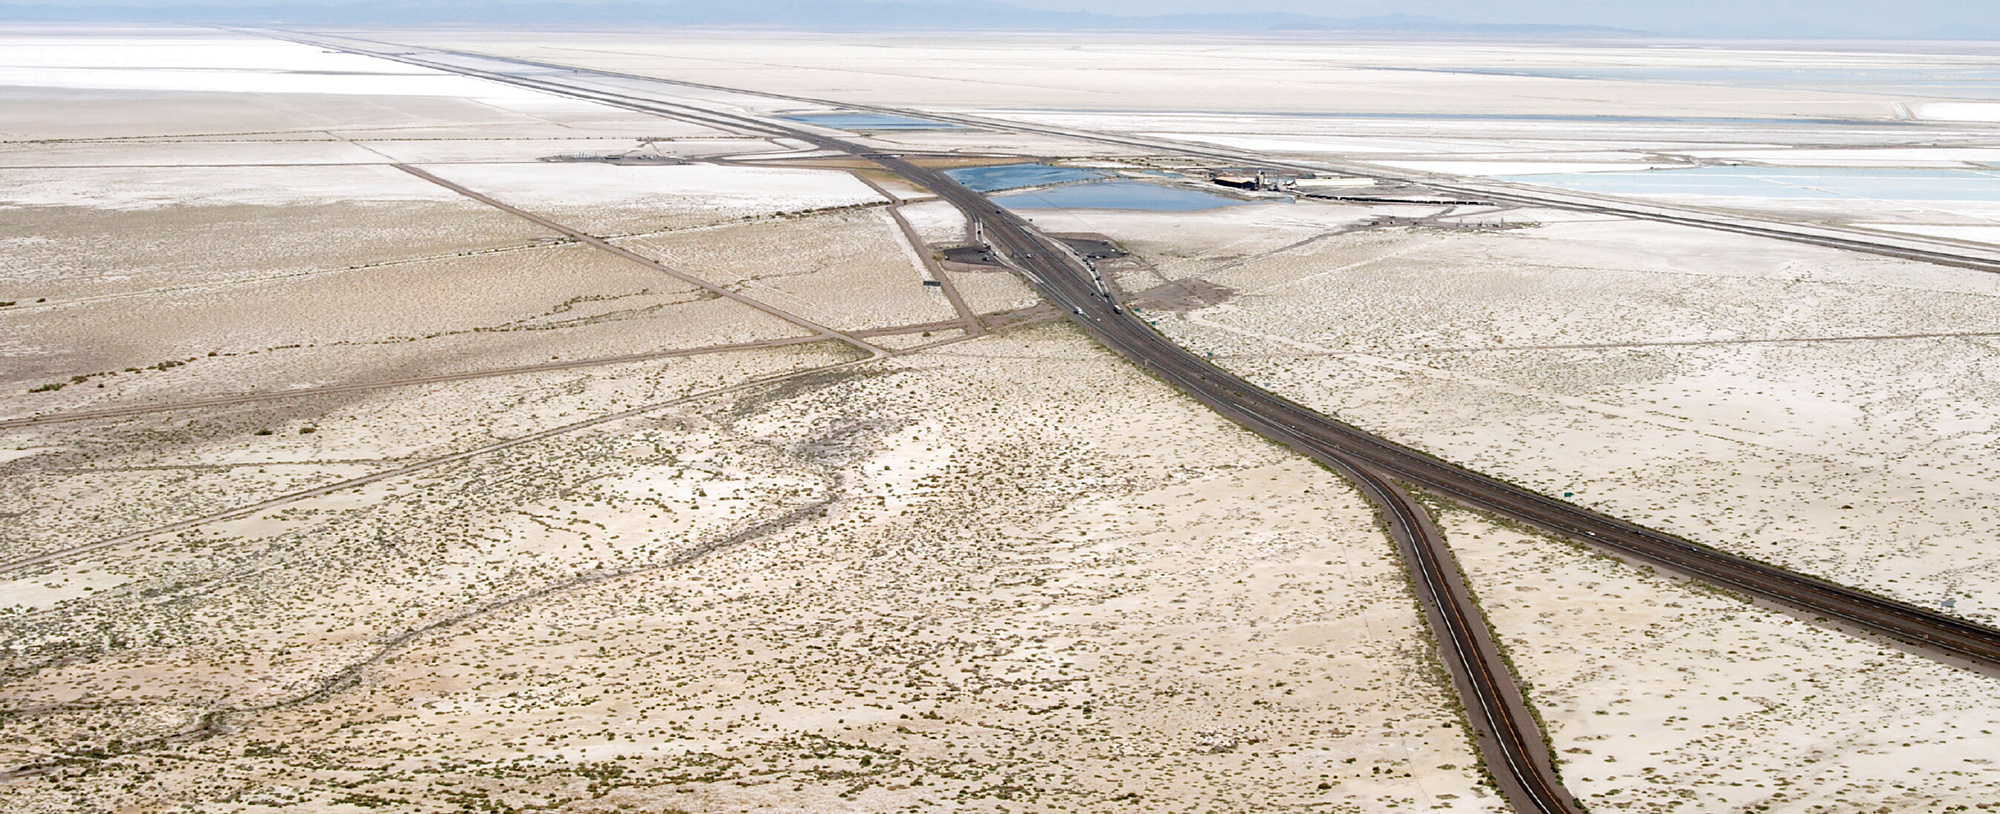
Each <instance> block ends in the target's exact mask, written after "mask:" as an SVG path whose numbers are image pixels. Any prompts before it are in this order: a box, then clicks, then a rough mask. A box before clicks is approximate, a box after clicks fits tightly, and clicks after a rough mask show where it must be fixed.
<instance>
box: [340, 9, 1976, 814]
mask: <svg viewBox="0 0 2000 814" xmlns="http://www.w3.org/2000/svg"><path fill="white" fill-rule="evenodd" d="M307 42H308V43H309V44H313V45H317V46H321V47H331V48H338V49H341V50H348V51H352V52H355V53H362V54H367V55H370V56H379V57H383V58H388V59H395V60H398V61H403V62H407V63H410V64H416V65H421V66H424V67H430V68H435V69H439V70H445V71H450V72H454V73H461V74H467V75H472V76H480V77H483V78H487V79H492V80H495V81H500V82H506V83H509V84H515V85H521V86H525V87H530V88H536V89H540V90H545V91H548V92H551V93H556V94H560V95H565V96H571V97H574V98H581V99H589V100H592V101H599V102H603V103H605V104H611V105H615V106H619V107H623V108H626V109H630V110H637V111H644V112H650V113H657V114H660V115H665V116H670V117H674V118H680V119H684V120H689V121H697V122H701V123H706V124H711V125H714V126H718V127H727V128H730V129H734V130H738V131H749V132H754V133H764V134H769V135H774V136H779V137H784V138H790V139H794V140H798V141H803V142H806V143H808V144H811V145H813V146H815V147H819V148H821V149H825V150H831V151H838V152H843V153H850V154H854V155H858V156H862V157H865V158H868V159H871V160H873V161H875V162H876V163H878V164H880V165H881V166H883V167H884V168H886V169H888V170H890V171H892V172H895V173H897V174H899V175H901V176H903V177H904V178H906V179H908V180H909V181H911V182H914V183H916V184H918V185H920V186H923V187H926V188H929V189H930V190H932V191H933V192H936V193H937V194H938V195H939V196H941V197H942V198H944V199H945V200H947V201H950V202H951V203H952V204H954V205H955V206H957V207H958V208H959V209H961V210H963V211H964V212H965V213H966V214H967V216H968V217H969V218H971V219H972V220H973V221H974V222H975V223H977V224H979V225H980V226H981V227H982V228H983V232H984V234H985V236H986V238H987V240H988V242H989V243H990V244H991V245H992V246H993V248H994V249H996V250H997V253H998V254H999V255H1000V256H1001V257H1002V258H1003V259H1004V260H1005V261H1006V262H1008V263H1009V264H1011V265H1013V266H1014V267H1015V268H1016V269H1017V270H1019V271H1020V272H1021V273H1022V274H1023V275H1024V276H1025V277H1026V278H1027V279H1028V280H1029V282H1031V283H1032V284H1034V285H1035V287H1036V288H1037V289H1038V290H1039V291H1040V292H1041V293H1042V294H1043V296H1044V297H1046V298H1047V299H1049V300H1050V301H1052V302H1054V303H1055V304H1056V305H1057V306H1058V307H1060V308H1062V309H1064V310H1065V311H1067V312H1068V313H1069V314H1070V315H1071V317H1072V319H1073V320H1074V321H1075V322H1076V323H1077V324H1078V325H1079V326H1081V327H1082V328H1083V329H1084V330H1085V331H1087V332H1088V333H1090V334H1091V335H1092V336H1093V337H1094V338H1096V339H1097V340H1098V341H1099V342H1101V343H1103V344H1104V345H1105V346H1106V347H1108V348H1110V349H1111V350H1113V351H1115V352H1117V353H1119V354H1120V355H1122V356H1124V357H1125V358H1127V359H1129V360H1131V361H1132V362H1134V363H1135V364H1138V365H1139V366H1141V367H1142V368H1144V369H1146V370H1147V371H1149V372H1151V373H1152V374H1153V375H1155V376H1157V377H1159V378H1160V379H1161V380H1162V381H1165V382H1167V383H1169V384H1171V385H1173V386H1175V387H1176V388H1178V389H1180V390H1181V391H1183V392H1185V393H1187V394H1188V395H1189V396H1191V397H1193V398H1195V399H1197V400H1199V401H1201V402H1202V403H1203V404H1206V405H1208V406H1209V407H1210V408H1212V409H1214V410H1216V411H1217V412H1219V413H1221V414H1222V415H1224V416H1227V417H1229V418H1230V419H1232V420H1234V421H1236V422H1238V423H1240V424H1242V425H1243V426H1244V427H1246V428H1248V429H1250V430H1252V431H1254V432H1257V433H1258V434H1260V435H1263V436H1265V437H1267V438H1270V439H1271V440H1273V441H1276V442H1278V443H1281V444H1284V445H1286V446H1287V447H1290V448H1292V449H1294V450H1297V451H1298V452H1299V453H1301V454H1304V455H1307V456H1309V457H1311V458H1312V459H1314V460H1315V461H1318V462H1320V463H1322V464H1324V465H1326V466H1328V467H1331V468H1333V469H1334V470H1336V471H1338V472H1340V473H1342V474H1343V475H1345V476H1346V477H1348V478H1350V479H1351V480H1352V481H1353V482H1354V483H1355V484H1356V485H1357V486H1358V487H1359V488H1360V489H1361V490H1362V492H1363V493H1364V494H1365V495H1366V496H1367V497H1368V498H1369V499H1370V500H1371V501H1373V502H1374V503H1375V504H1376V505H1377V507H1378V508H1379V509H1380V510H1381V512H1382V514H1383V518H1384V521H1385V523H1386V524H1387V525H1388V527H1389V530H1390V533H1391V535H1392V536H1393V537H1394V538H1395V539H1396V542H1397V544H1398V545H1399V546H1400V547H1401V548H1402V549H1403V553H1404V557H1405V564H1406V566H1407V567H1408V569H1409V571H1410V574H1411V580H1412V583H1413V584H1414V586H1415V588H1416V590H1417V593H1418V597H1419V599H1420V601H1421V602H1422V603H1423V605H1424V610H1425V613H1426V616H1427V617H1428V619H1429V620H1430V623H1431V627H1432V629H1433V632H1434V633H1435V634H1436V636H1437V639H1438V642H1439V647H1440V652H1441V655H1442V656H1443V660H1444V663H1445V666H1446V668H1447V669H1448V670H1449V671H1450V672H1451V673H1452V676H1453V681H1454V683H1455V684H1456V685H1457V687H1458V690H1459V693H1460V697H1461V699H1462V700H1463V701H1464V703H1465V706H1466V711H1467V715H1466V717H1467V720H1468V722H1469V723H1471V725H1472V726H1473V728H1474V730H1475V732H1476V733H1477V735H1478V738H1479V742H1480V746H1481V754H1482V757H1483V758H1484V759H1485V761H1486V766H1487V768H1488V769H1489V770H1490V771H1491V773H1492V775H1493V777H1494V778H1495V780H1496V781H1497V782H1498V783H1499V784H1500V787H1501V790H1502V792H1503V793H1505V794H1507V796H1508V799H1509V801H1510V802H1511V803H1512V804H1513V805H1514V807H1515V808H1516V809H1517V810H1519V811H1523V812H1542V813H1543V814H1550V813H1551V812H1571V811H1577V810H1578V809H1577V808H1576V806H1575V804H1574V802H1573V800H1571V799H1570V798H1569V796H1568V794H1567V793H1566V792H1564V791H1563V790H1562V788H1561V786H1560V784H1559V782H1558V781H1557V780H1556V778H1555V775H1554V772H1553V771H1552V770H1551V769H1550V767H1549V765H1548V760H1549V758H1548V749H1547V747H1546V745H1545V742H1544V740H1543V738H1542V735H1541V733H1540V731H1539V730H1538V728H1537V727H1536V726H1535V724H1534V721H1533V719H1532V717H1531V716H1529V715H1528V714H1527V713H1526V708H1525V705H1524V704H1522V703H1521V701H1520V692H1519V689H1518V686H1517V685H1516V683H1515V682H1514V681H1513V680H1512V678H1511V676H1510V675H1509V674H1508V672H1507V670H1506V668H1505V665H1504V662H1502V661H1501V660H1500V658H1499V656H1498V651H1497V647H1495V645H1494V643H1493V642H1492V640H1491V638H1490V633H1489V632H1488V630H1487V627H1486V624H1485V621H1484V619H1483V617H1482V616H1481V615H1480V612H1479V609H1478V608H1477V607H1476V605H1475V604H1474V603H1473V602H1472V601H1471V598H1470V596H1469V594H1468V592H1467V591H1466V590H1465V586H1464V585H1463V584H1462V582H1461V580H1460V578H1459V575H1458V570H1457V567H1456V565H1455V564H1454V563H1453V561H1452V559H1451V554H1450V552H1449V550H1448V549H1447V548H1446V546H1445V544H1444V541H1443V539H1442V537H1441V536H1440V535H1439V534H1438V533H1437V532H1436V530H1435V528H1433V527H1432V525H1431V522H1430V520H1429V518H1428V516H1427V515H1426V514H1425V512H1424V511H1423V510H1422V508H1421V507H1419V506H1417V505H1416V504H1415V503H1414V502H1413V501H1412V500H1411V499H1410V497H1409V495H1408V494H1407V493H1406V492H1405V491H1404V490H1403V488H1402V487H1401V486H1400V485H1399V482H1400V483H1408V484H1411V485H1414V486H1416V487H1420V488H1423V489H1426V490H1429V491H1431V492H1434V493H1436V494H1439V495H1441V496H1445V497H1448V498H1450V499H1452V500H1455V501H1457V502H1459V503H1461V504H1463V505H1465V506H1467V507H1469V508H1472V509H1474V510H1478V511H1484V512H1488V513H1491V514H1494V515H1497V516H1500V517H1503V518H1508V519H1512V520H1516V521H1519V522H1523V523H1526V524H1529V525H1532V526H1535V527H1537V528H1540V529H1542V530H1544V531H1547V532H1550V533H1552V534H1555V535H1558V536H1562V537H1566V538H1570V539H1574V540H1578V541H1581V542H1584V543H1587V544H1590V545H1593V546H1595V547H1597V548H1600V549H1603V550H1607V551H1609V552H1612V553H1614V554H1618V555H1620V556H1623V557H1626V558H1628V559H1635V560H1639V561H1642V562H1647V563H1652V564H1655V565H1659V566H1662V567H1665V568H1668V569H1670V570H1672V571H1675V572H1677V573H1680V574H1684V575H1687V576H1691V577H1694V578H1697V579H1699V580H1702V581H1705V582H1709V583H1711V584H1714V585H1718V586H1721V587H1725V588H1729V589H1732V590H1735V591H1738V592H1741V593H1743V594H1746V595H1748V596H1752V597H1756V598H1760V599H1763V600H1767V601H1772V602H1776V603H1778V604H1781V605H1784V606H1788V607H1791V608H1794V609H1797V610H1800V611H1803V612H1805V613H1806V614H1807V615H1809V616H1817V617H1824V618H1827V619H1831V620H1838V621H1839V622H1842V623H1845V624H1847V625H1849V626H1851V627H1853V628H1857V629H1860V630H1864V631H1868V632H1871V633H1875V634H1879V635H1883V636H1887V637H1889V638H1892V639H1895V640H1898V641H1901V642H1905V643H1908V644H1910V645H1914V646H1916V647H1917V648H1919V649H1920V650H1921V651H1923V652H1927V653H1932V654H1945V655H1949V656H1955V657H1959V658H1962V659H1964V660H1966V661H1970V662H1974V663H1977V664H1981V665H1986V666H1989V667H2000V631H1996V630H1994V629H1992V628H1988V627H1984V626H1981V625H1976V624H1973V623H1971V622H1968V621H1965V620H1962V619H1958V618H1956V617H1951V616H1947V615H1944V614H1940V613H1936V612H1933V611H1930V610H1927V609H1924V608H1919V607H1916V606H1913V605H1909V604H1906V603H1901V602H1896V601H1893V600H1889V599H1885V598H1882V597H1877V596H1874V595H1872V594H1868V593H1866V592H1863V591H1859V590H1856V589H1853V588H1848V587H1846V586H1842V585H1837V584H1834V583H1831V582H1827V581H1825V580H1819V579H1816V578H1812V577H1807V576H1803V575H1800V574H1796V573H1792V572H1790V571H1786V570H1784V569H1781V568H1777V567H1775V566H1772V565H1769V564H1766V563H1761V562H1757V561H1754V560H1750V559H1747V558H1744V557H1739V556H1736V555H1732V554H1728V553H1725V552H1722V551H1719V550H1716V549H1713V548H1709V547H1706V546H1702V545H1699V544H1696V543H1693V542H1690V541H1687V540H1683V539H1680V538H1678V537H1674V536H1672V535H1667V534H1664V533H1661V532H1657V531H1654V530H1651V529H1646V528H1642V527H1639V526H1637V525H1634V524H1631V523H1627V522H1625V521H1622V520H1618V519H1616V518H1612V517H1609V516H1606V515H1603V514H1600V513H1597V512H1593V511H1590V510H1588V509H1584V508H1582V507H1578V506H1574V505H1571V504H1569V503H1565V502H1562V501H1559V500H1555V499H1553V498H1550V497H1547V496H1545V495H1541V494H1537V493H1535V492H1533V491H1531V490H1528V489H1525V488H1522V487H1519V486H1515V485H1513V484H1510V483H1506V482H1504V481H1500V480H1498V479H1495V478H1491V477H1488V476H1485V475H1482V474H1479V473H1477V472H1473V471H1470V470H1467V469H1465V468H1463V467H1459V466H1456V465H1453V464H1450V463H1447V462H1445V461H1441V460H1439V459H1437V458H1435V457H1433V456H1430V455H1428V454H1426V453H1423V452H1421V451H1418V450H1415V449H1411V448H1409V447H1406V446H1403V445H1401V444H1397V443H1395V442H1393V441H1390V440H1388V439H1384V438H1380V437H1377V436H1375V435H1372V434H1370V433H1367V432H1365V431H1363V430H1361V429H1359V428H1357V427H1354V426H1352V425H1350V424H1347V423H1345V422H1342V421H1339V420H1337V419H1334V418H1331V417H1329V416H1325V415H1322V414H1319V413H1317V412H1314V411H1312V410H1310V409H1307V408H1305V407H1304V406H1301V405H1299V404H1297V403H1295V402H1293V401H1291V400H1289V399H1286V398H1284V397H1282V396H1278V395H1276V394H1274V393H1271V392H1269V391H1266V390H1264V389H1262V388H1260V387H1257V386H1256V385H1254V384H1251V383H1250V382H1247V381H1245V380H1243V379H1241V378H1238V377H1236V376H1235V375H1233V374H1230V373H1228V372H1226V371H1224V370H1221V369H1220V368H1217V367H1215V366H1214V365H1213V364H1211V363H1209V362H1208V361H1206V360H1203V359H1201V358H1199V357H1196V356H1195V355H1194V354H1192V353H1190V352H1189V351H1187V350H1186V349H1184V348H1181V347H1180V346H1178V345H1176V344H1175V343H1173V342H1172V341H1171V340H1169V339H1167V338H1166V337H1165V336H1163V335H1161V334H1159V333H1158V332H1157V331H1155V330H1154V329H1153V328H1152V327H1151V326H1150V325H1148V324H1147V323H1146V322H1145V321H1144V320H1143V319H1141V318H1140V317H1139V316H1137V315H1135V314H1133V313H1132V312H1131V310H1130V309H1127V308H1123V307H1120V306H1119V304H1118V303H1116V302H1115V301H1114V300H1113V299H1112V297H1111V295H1110V294H1109V292H1108V291H1107V289H1106V287H1105V286H1104V285H1103V284H1102V282H1101V281H1100V280H1098V279H1096V275H1095V273H1094V272H1093V271H1092V270H1091V269H1090V268H1089V265H1088V264H1087V263H1085V262H1084V261H1083V260H1082V259H1081V258H1078V257H1076V256H1075V255H1073V254H1072V253H1071V252H1070V251H1069V250H1068V248H1067V247H1065V246H1063V245H1062V244H1061V243H1059V242H1057V241H1055V240H1052V239H1050V238H1048V237H1046V236H1044V235H1042V234H1040V233H1039V232H1037V231H1036V230H1035V229H1034V228H1033V227H1032V226H1030V225H1029V224H1028V223H1027V222H1026V221H1024V220H1022V219H1021V218H1019V217H1017V216H1015V215H1013V214H1012V213H1010V212H1007V211H1005V210H1004V209H1002V208H1000V207H997V206H995V205H994V204H993V203H992V202H991V201H989V200H987V199H986V198H985V197H984V196H983V195H980V194H979V193H976V192H973V191H972V190H969V189H967V188H965V187H964V186H962V185H960V184H958V183H957V182H955V181H953V180H952V179H951V178H950V177H949V176H946V175H944V174H943V173H942V172H939V171H936V170H931V169H928V168H925V167H921V166H918V165H916V164H914V163H912V162H910V161H908V160H905V159H904V158H902V157H900V156H896V155H888V154H883V153H880V152H877V151H875V150H874V149H872V148H869V147H867V146H865V145H861V144H858V143H854V142H850V141H846V140H844V139H841V138H836V137H833V136H829V135H826V134H823V133H821V132H818V131H815V130H807V129H803V128H800V127H794V126H790V125H788V124H779V123H774V122H771V121H766V120H763V119H758V118H753V117H750V116H743V115H737V114H733V113H726V112H721V111H716V110H712V109H705V108H699V107H694V106H690V105H686V104H681V103H675V102H667V101H662V100H657V99H649V98H646V97H642V96H634V95H632V94H631V92H630V91H629V90H622V89H621V90H608V89H605V88H602V87H594V86H591V85H590V84H588V82H587V78H588V77H589V76H590V75H591V73H592V72H589V71H580V70H573V69H565V70H568V73H566V74H561V75H554V76H552V75H551V74H549V73H547V72H546V71H542V72H539V73H537V74H535V75H532V76H523V75H516V74H513V73H506V72H495V71H487V70H481V69H476V68H471V67H467V66H465V65H462V64H454V63H449V62H440V61H437V60H435V59H424V58H421V57H420V56H417V55H415V54H412V53H410V51H411V50H413V49H399V50H396V51H380V50H376V49H367V48H360V47H355V46H353V45H351V44H348V43H336V42H328V41H325V40H317V39H315V40H307ZM468 56H476V55H468ZM481 59H488V58H483V57H481ZM489 61H491V60H489ZM520 64H521V65H523V66H531V65H532V64H531V63H520ZM532 66H533V67H536V68H546V67H549V66H540V65H532ZM565 77H575V78H576V80H573V81H563V79H564V78H565ZM669 84H684V83H669ZM704 87H706V86H704ZM724 90H731V89H724ZM827 104H831V103H827ZM898 112H900V111H898ZM909 115H918V116H924V117H926V118H939V117H937V116H930V115H926V114H922V113H912V114H909ZM1182 152H1186V151H1182ZM1621 214H1622V213H1621ZM1689 225H1703V226H1707V227H1708V228H1720V227H1718V226H1716V225H1715V224H1699V223H1697V224H1689ZM1753 233H1755V232H1753ZM1761 236H1765V237H1774V238H1780V239H1787V240H1796V239H1800V236H1799V235H1796V234H1791V233H1769V234H1761ZM1846 240H1847V239H1846V238H1841V239H1840V241H1839V242H1838V243H1839V245H1837V247H1839V248H1850V247H1849V246H1847V245H1845V243H1844V242H1845V241H1846ZM1804 242H1819V241H1818V240H1806V241H1804ZM1822 245H1835V244H1824V243H1823V244H1822ZM1852 248H1857V249H1858V250H1863V251H1869V250H1875V249H1881V250H1880V251H1877V253H1894V252H1902V251H1903V250H1902V248H1901V247H1890V248H1885V247H1875V248H1874V249H1870V248H1868V247H1866V246H1855V247H1852ZM1897 256H1904V255H1903V254H1897ZM1919 259H1935V260H1937V261H1940V262H1949V263H1952V264H1953V265H1977V264H1979V263H1980V262H1982V261H1980V260H1979V259H1977V258H1968V257H1959V256H1942V257H1936V258H1930V257H1919Z"/></svg>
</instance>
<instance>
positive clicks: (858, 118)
mask: <svg viewBox="0 0 2000 814" xmlns="http://www.w3.org/2000/svg"><path fill="white" fill-rule="evenodd" d="M778 118H781V119H788V120H790V121H795V122H803V123H805V124H817V125H819V126H821V127H833V128H838V129H841V130H957V129H960V128H959V126H958V125H955V124H946V123H944V122H934V121H930V120H927V119H913V118H910V117H908V116H895V115H891V114H888V113H801V114H798V115H796V116H779V117H778Z"/></svg>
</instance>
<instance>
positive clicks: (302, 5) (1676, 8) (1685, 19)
mask: <svg viewBox="0 0 2000 814" xmlns="http://www.w3.org/2000/svg"><path fill="white" fill-rule="evenodd" d="M510 6H511V7H513V11H512V12H511V13H507V12H498V16H502V17H537V16H538V15H537V14H536V13H533V12H529V11H528V9H531V8H541V9H550V8H558V9H559V8H563V7H576V6H598V7H605V6H622V7H627V8H634V9H647V10H649V11H646V12H641V16H643V17H646V18H649V19H650V18H653V17H658V20H657V21H659V22H669V23H671V22H675V21H676V20H677V19H687V20H691V21H696V22H705V21H712V20H716V19H728V20H730V21H740V22H748V23H753V24H759V23H777V24H784V23H786V22H794V23H796V24H797V25H798V26H799V27H805V28H811V27H816V26H820V25H824V24H825V22H824V21H827V20H829V19H832V20H843V21H851V23H852V24H853V26H854V27H867V26H871V25H883V26H896V25H898V23H899V21H909V22H915V23H918V24H920V25H925V26H936V25H945V26H949V25H951V24H952V23H953V21H955V20H960V19H962V20H963V21H964V22H965V24H966V25H967V26H968V27H991V25H992V24H993V23H994V22H996V20H1022V21H1024V22H1025V23H1026V27H1033V26H1034V25H1035V22H1036V21H1037V20H1040V21H1043V24H1046V25H1053V26H1061V25H1065V24H1074V23H1076V22H1077V21H1078V20H1079V19H1082V18H1080V17H1078V16H1075V15H1083V14H1087V15H1096V16H1098V17H1100V18H1112V19H1109V20H1101V21H1100V23H1116V22H1117V18H1128V19H1130V20H1132V21H1134V23H1137V24H1142V25H1143V21H1145V20H1147V19H1149V18H1155V19H1157V18H1162V17H1173V16H1178V15H1204V16H1210V17H1215V16H1234V17H1240V18H1243V19H1244V20H1245V25H1244V27H1246V28H1255V27H1270V26H1272V25H1278V24H1282V22H1284V21H1285V20H1288V19H1289V20H1290V21H1293V22H1298V21H1300V20H1302V19H1305V18H1317V19H1319V20H1325V21H1334V22H1338V21H1355V22H1358V23H1363V24H1365V25H1366V27H1388V28H1402V27H1407V28H1411V29H1419V30H1420V29H1425V28H1432V29H1435V28H1440V27H1454V26H1457V27H1468V26H1559V27H1588V28H1610V29H1621V30H1625V31H1630V32H1634V33H1644V34H1654V35H1665V36H1723V37H1770V38H1813V37H1841V38H1862V39H1893V38H1907V37H1917V38H1946V39H1993V38H1996V37H2000V11H1996V9H1995V8H1994V5H1993V4H1992V3H1989V2H1984V0H1906V1H1905V2H1894V3H1891V2H1879V0H1827V1H1826V2H1815V3H1805V2H1792V0H1780V1H1779V2H1759V3H1741V2H1728V1H1727V0H1686V1H1685V2H1679V3H1653V2H1640V0H1589V1H1587V2H1575V1H1574V0H1490V2H1477V1H1476V0H1335V1H1334V2H1313V0H1242V2H1222V0H1004V2H986V0H833V1H832V2H802V1H792V0H765V1H764V2H757V1H756V0H752V1H751V2H732V3H716V2H705V0H683V1H682V2H631V1H630V0H557V2H548V3H543V2H533V1H532V0H527V1H525V2H524V1H519V0H490V1H488V2H481V1H480V0H474V1H473V2H457V3H450V4H422V5H419V6H415V7H410V6H401V5H394V6H392V5H390V4H385V3H380V2H373V0H305V1H304V2H296V1H294V0H55V2H48V1H47V0H44V1H43V2H28V3H10V4H0V17H6V16H13V17H17V18H18V17H21V16H23V15H22V14H19V13H13V14H8V13H6V12H8V11H10V10H11V11H19V10H23V9H32V10H36V11H37V12H39V13H42V14H44V15H60V14H61V13H62V10H64V9H74V10H77V11H78V12H79V13H88V14H94V15H105V14H107V13H109V14H116V13H117V12H115V11H112V10H114V9H128V10H151V11H153V12H155V13H157V12H160V11H164V10H174V13H176V14H180V15H184V16H187V17H189V18H198V17H200V16H202V14H203V11H202V10H203V9H205V8H213V9H215V10H217V12H218V13H222V12H223V10H226V9H243V8H274V9H317V10H319V13H336V14H337V12H333V11H331V10H332V9H338V8H344V7H351V8H353V9H354V11H355V15H354V17H355V19H351V20H343V21H342V22H351V23H357V24H365V23H369V22H382V23H384V24H394V23H396V22H399V20H390V19H380V20H376V19H374V18H376V17H378V16H381V15H416V16H420V17H427V18H432V19H455V15H460V14H462V15H463V16H464V17H465V20H464V21H466V22H479V21H484V20H486V19H490V18H491V17H492V16H494V15H495V14H496V12H497V10H498V9H500V8H504V7H510ZM1016 10H1019V11H1020V12H1023V13H1025V15H1026V16H1024V14H1021V13H1013V12H1015V11H1016ZM1036 12H1039V14H1036ZM996 13H998V14H996ZM543 14H546V12H544V13H543ZM556 16H559V15H556ZM919 18H921V19H919ZM843 27H846V26H845V25H844V24H843Z"/></svg>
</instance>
